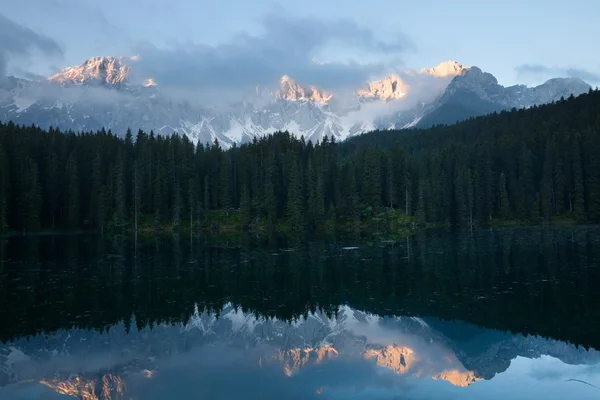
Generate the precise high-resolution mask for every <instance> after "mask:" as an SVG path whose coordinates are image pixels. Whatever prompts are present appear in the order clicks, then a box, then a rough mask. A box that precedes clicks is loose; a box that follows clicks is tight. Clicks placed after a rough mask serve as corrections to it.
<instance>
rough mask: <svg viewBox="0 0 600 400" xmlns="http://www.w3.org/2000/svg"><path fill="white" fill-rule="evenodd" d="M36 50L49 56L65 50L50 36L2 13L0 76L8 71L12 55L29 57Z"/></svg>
mask: <svg viewBox="0 0 600 400" xmlns="http://www.w3.org/2000/svg"><path fill="white" fill-rule="evenodd" d="M34 50H39V51H41V53H43V54H44V55H47V56H55V55H62V54H63V51H62V49H61V48H60V46H59V45H58V43H56V42H55V41H54V40H52V39H51V38H49V37H48V36H45V35H42V34H39V33H36V32H34V31H32V30H31V29H29V28H27V27H25V26H23V25H19V24H17V23H16V22H14V21H13V20H11V19H8V18H7V17H5V16H4V15H3V14H0V77H2V76H4V75H5V73H6V65H7V62H8V61H9V59H10V58H11V57H15V56H16V57H27V56H29V55H31V53H32V52H33V51H34Z"/></svg>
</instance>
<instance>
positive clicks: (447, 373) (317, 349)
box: [0, 305, 600, 399]
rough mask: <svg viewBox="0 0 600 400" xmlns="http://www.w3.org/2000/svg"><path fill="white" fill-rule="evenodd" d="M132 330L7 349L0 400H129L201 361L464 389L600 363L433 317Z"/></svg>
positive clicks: (24, 342) (314, 316)
mask: <svg viewBox="0 0 600 400" xmlns="http://www.w3.org/2000/svg"><path fill="white" fill-rule="evenodd" d="M130 326H131V328H130V329H129V330H127V329H126V328H125V325H124V324H123V323H120V324H118V325H116V326H112V327H111V328H110V330H109V331H108V332H102V333H100V332H95V331H87V330H80V329H71V330H68V331H62V330H61V331H58V332H55V333H54V334H51V335H50V336H46V335H38V336H35V337H33V338H22V339H18V340H16V341H14V342H12V343H7V344H5V345H3V346H0V395H1V394H2V393H3V392H2V390H3V387H4V386H7V385H8V386H10V385H16V384H19V382H31V381H35V382H40V383H41V384H42V385H44V386H46V387H49V388H51V389H52V390H54V391H56V392H58V393H62V394H69V395H72V396H75V397H76V398H81V399H104V398H107V399H108V398H114V397H111V396H117V398H121V397H118V396H123V395H124V394H129V390H130V388H132V387H136V385H137V386H138V387H139V385H141V384H143V382H145V381H147V380H148V379H154V377H155V376H160V375H161V374H162V373H163V372H165V371H166V370H167V369H168V368H172V367H173V366H174V365H175V366H177V365H186V363H189V362H192V361H191V360H193V362H200V363H201V365H202V367H203V368H210V369H211V370H215V371H217V372H216V373H218V374H222V373H225V371H226V370H227V369H231V368H233V367H234V366H235V368H238V369H239V368H242V370H244V371H246V373H248V372H250V370H251V369H256V368H260V369H261V370H265V371H266V373H268V374H271V375H272V376H273V377H276V376H287V377H294V376H297V375H299V374H301V373H302V372H303V371H315V369H319V371H320V368H324V367H326V366H329V367H328V368H339V367H341V366H343V365H344V364H345V363H349V364H350V365H352V366H353V368H356V366H357V365H362V366H363V368H370V369H380V371H382V372H384V371H387V372H390V373H392V375H394V376H398V375H401V376H404V377H406V378H410V379H415V380H423V379H425V380H428V379H429V380H444V381H447V382H448V383H450V384H452V385H454V386H458V387H466V386H470V385H473V384H476V382H477V381H479V380H482V379H492V378H493V377H494V375H495V374H496V373H501V372H503V371H505V370H506V369H507V368H508V366H509V365H510V363H511V360H513V359H514V358H516V357H517V356H522V357H528V358H537V357H540V356H542V355H551V356H553V357H556V358H558V359H560V360H562V361H563V362H565V363H570V364H596V363H598V362H600V353H598V352H596V351H594V350H589V351H586V350H584V349H580V348H577V347H575V346H572V345H569V344H566V343H563V342H557V341H553V340H547V339H542V338H534V337H524V336H521V335H514V336H513V335H510V334H505V333H503V332H498V331H492V330H488V329H483V328H476V327H474V326H472V325H468V324H462V323H453V322H445V321H441V320H437V319H433V318H425V319H420V318H416V317H379V316H376V315H372V314H367V313H364V312H361V311H358V310H354V309H352V308H350V307H348V306H340V307H339V309H338V312H337V315H335V316H328V315H326V314H324V313H322V312H316V313H309V314H308V315H307V317H301V318H300V319H298V320H296V321H293V322H286V321H282V320H278V319H265V318H262V317H256V316H255V315H253V314H251V313H243V312H242V311H241V310H238V309H235V308H234V307H233V306H231V305H226V306H224V308H223V309H222V310H221V311H220V312H219V313H218V316H217V315H216V314H213V313H209V312H206V311H205V312H200V311H199V310H197V309H196V310H195V312H194V313H193V315H192V317H191V318H190V319H189V321H188V322H187V323H186V324H179V325H168V324H159V325H157V326H154V327H153V328H152V329H150V328H148V327H145V328H142V329H141V330H138V329H137V328H136V324H135V320H132V322H131V325H130ZM446 332H447V333H446ZM82 360H83V361H82ZM185 360H188V361H185ZM188 369H194V368H193V367H191V366H190V367H189V368H188ZM221 369H222V371H221ZM219 371H220V372H219ZM140 382H141V383H140ZM318 390H320V389H318ZM86 396H88V397H86ZM94 396H96V397H94ZM102 396H104V397H102ZM127 398H129V397H127ZM134 398H135V397H134Z"/></svg>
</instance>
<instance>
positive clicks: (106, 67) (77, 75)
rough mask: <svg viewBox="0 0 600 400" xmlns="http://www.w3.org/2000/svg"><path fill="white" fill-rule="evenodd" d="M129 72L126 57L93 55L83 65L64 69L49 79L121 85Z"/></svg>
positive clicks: (62, 81) (59, 81)
mask: <svg viewBox="0 0 600 400" xmlns="http://www.w3.org/2000/svg"><path fill="white" fill-rule="evenodd" d="M129 72H130V68H129V66H128V65H127V61H126V59H125V58H124V57H93V58H90V59H89V60H87V61H85V62H84V63H83V64H81V65H77V66H75V67H69V68H65V69H63V70H62V71H60V72H59V73H57V74H56V75H53V76H51V77H50V78H48V80H49V81H51V82H56V83H77V84H83V83H101V84H108V85H119V84H123V83H125V81H126V80H127V77H128V75H129Z"/></svg>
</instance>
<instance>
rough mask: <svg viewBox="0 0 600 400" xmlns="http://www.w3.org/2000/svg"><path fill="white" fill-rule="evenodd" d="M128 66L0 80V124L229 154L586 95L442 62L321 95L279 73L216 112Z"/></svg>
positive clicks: (88, 64) (121, 61)
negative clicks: (185, 144) (456, 111)
mask: <svg viewBox="0 0 600 400" xmlns="http://www.w3.org/2000/svg"><path fill="white" fill-rule="evenodd" d="M134 69H135V59H134V58H124V57H95V58H92V59H89V60H87V61H85V62H84V63H83V64H81V65H79V66H75V67H70V68H66V69H64V70H63V71H61V72H59V73H58V74H56V75H54V76H52V77H50V78H49V79H48V80H47V81H45V82H38V81H30V80H25V79H17V78H14V77H8V78H7V79H4V80H2V81H1V82H0V120H3V121H8V120H12V121H14V122H15V123H18V124H22V125H31V124H36V125H39V126H40V127H42V128H44V129H47V128H49V127H50V126H53V127H58V128H61V129H63V130H67V129H70V130H73V131H96V130H100V129H101V128H105V129H106V130H109V129H110V130H111V131H112V132H113V133H116V134H118V135H123V134H124V133H125V132H126V130H127V129H128V128H131V129H132V130H134V131H136V130H137V129H143V130H145V131H151V130H153V131H154V132H155V133H158V134H171V133H173V132H178V133H180V134H183V135H186V136H187V137H188V138H189V139H190V140H191V141H192V142H194V143H213V142H214V141H215V140H218V141H219V143H220V145H221V146H222V147H223V148H229V147H231V146H233V144H234V143H238V144H241V143H246V142H249V141H252V140H253V139H254V138H256V137H262V136H265V135H268V134H272V133H275V132H277V131H286V130H287V131H288V132H290V133H291V134H293V135H295V136H297V137H300V136H303V137H304V138H305V139H306V140H312V141H317V140H321V139H322V138H323V137H325V136H328V137H330V138H332V137H333V138H335V140H336V141H341V140H345V139H347V138H349V137H352V136H355V135H359V134H362V133H365V132H369V131H373V130H377V129H406V128H413V127H421V126H427V124H429V123H431V118H429V116H430V115H434V114H435V113H436V112H437V110H438V109H440V107H442V106H443V105H444V104H456V103H457V102H458V103H459V104H464V103H466V102H468V103H469V104H468V105H469V107H463V108H464V109H465V110H466V111H465V113H467V115H466V117H468V116H472V115H478V113H485V112H491V111H495V110H500V109H509V108H512V107H517V108H522V107H530V106H532V105H533V104H543V103H548V102H551V101H553V100H558V99H559V98H560V97H568V96H569V95H571V94H574V95H578V94H580V93H582V92H584V91H587V90H588V89H589V85H587V84H586V83H585V82H583V81H582V80H580V79H574V78H572V79H551V80H549V81H548V82H546V83H544V84H543V85H540V86H537V87H535V88H528V87H526V86H523V85H517V86H511V87H507V88H505V87H503V86H501V85H499V84H498V82H497V80H496V78H495V77H494V76H493V75H491V74H489V73H485V72H483V71H481V70H480V69H479V68H477V67H466V66H463V65H461V64H459V63H457V62H455V61H446V62H443V63H441V64H439V65H438V66H435V67H433V68H425V69H421V70H420V71H419V72H415V71H413V70H409V71H405V72H398V73H394V74H390V75H388V76H386V77H384V78H383V79H381V80H376V81H372V82H368V83H366V84H365V86H364V87H363V88H359V89H358V90H349V91H347V92H344V93H341V92H340V93H329V92H327V91H325V90H323V89H321V88H317V87H315V86H311V85H305V84H301V83H298V82H296V81H295V80H294V79H293V78H292V77H289V76H287V75H284V76H283V77H282V78H281V79H280V81H279V82H278V85H279V87H278V89H277V90H275V91H271V90H270V89H268V88H267V89H264V90H262V89H260V88H257V90H256V93H253V94H249V96H248V97H244V98H243V101H238V102H237V103H233V104H227V105H219V106H218V107H217V106H216V103H217V101H216V100H215V104H212V105H210V106H209V105H207V104H205V103H204V100H203V101H200V100H198V99H197V98H196V95H195V94H194V93H193V92H191V91H190V92H186V93H184V94H182V93H180V92H179V91H176V90H173V89H172V88H169V87H162V86H161V85H160V82H156V81H154V80H153V79H152V78H151V77H143V78H144V79H142V80H140V81H139V82H135V81H134V80H133V79H132V76H133V75H132V74H133V73H134V72H132V71H133V70H134ZM139 78H142V77H139ZM276 85H277V83H276ZM205 97H206V95H204V94H203V98H205ZM465 99H467V100H465ZM473 103H476V104H475V106H474V107H473ZM451 117H454V116H451ZM460 117H463V116H457V119H460ZM450 119H452V118H450ZM434 120H435V118H434ZM454 121H456V119H455V120H454ZM454 121H452V122H454Z"/></svg>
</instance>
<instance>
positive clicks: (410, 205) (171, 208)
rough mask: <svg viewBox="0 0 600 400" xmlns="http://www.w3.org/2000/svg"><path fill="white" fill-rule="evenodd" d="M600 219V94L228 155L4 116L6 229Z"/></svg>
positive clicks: (257, 142) (0, 193)
mask: <svg viewBox="0 0 600 400" xmlns="http://www.w3.org/2000/svg"><path fill="white" fill-rule="evenodd" d="M553 222H578V223H596V222H600V91H598V90H590V91H589V92H588V93H587V94H583V95H581V96H579V97H577V98H574V97H573V96H571V97H570V98H568V99H561V100H560V101H557V102H554V103H552V104H547V105H543V106H534V107H532V108H529V109H523V110H515V109H513V110H511V111H504V112H501V113H494V114H491V115H488V116H485V117H477V118H471V119H470V120H467V121H464V122H462V123H459V124H456V125H451V126H435V127H433V128H430V129H427V130H416V129H415V130H392V131H377V132H372V133H368V134H363V135H361V136H358V137H355V138H352V139H349V140H347V141H345V142H341V143H337V142H336V141H335V140H334V139H333V138H328V137H324V138H322V139H321V140H319V141H317V142H316V143H313V142H312V141H306V140H305V139H304V138H302V137H301V138H296V137H294V135H293V134H292V133H290V132H279V133H276V134H273V135H269V136H266V137H262V138H255V139H254V140H253V141H252V142H250V143H245V144H242V145H237V146H234V147H233V148H231V149H229V150H224V149H223V148H222V147H221V146H220V144H219V143H218V141H216V140H215V142H214V143H199V144H198V145H195V144H194V143H193V142H191V141H190V140H189V139H188V138H187V137H186V136H180V135H178V134H172V135H165V136H163V135H156V134H155V133H154V132H149V133H147V132H143V131H138V132H137V133H135V134H134V133H132V132H131V130H128V131H127V132H126V133H125V132H111V131H110V130H108V131H106V130H104V129H103V130H101V131H99V132H81V133H76V132H61V131H60V130H58V129H55V128H50V129H48V130H47V131H45V130H42V129H40V128H39V127H36V126H17V125H15V124H14V123H12V122H8V123H2V124H0V230H2V231H9V232H10V231H12V232H36V231H42V230H68V231H78V230H93V231H98V232H107V231H110V232H115V231H117V232H119V231H127V230H136V231H137V230H142V229H149V230H150V229H170V230H178V229H199V230H200V229H202V230H206V229H210V230H223V229H224V227H228V226H230V227H231V226H233V227H234V228H235V229H236V230H251V231H253V230H256V231H260V230H266V231H274V230H288V231H293V232H299V231H302V232H315V231H320V230H329V229H333V230H335V229H351V230H355V231H358V230H361V229H365V228H367V227H373V226H377V229H388V230H389V229H401V228H402V229H404V228H406V227H415V226H420V225H425V224H435V225H451V226H458V227H474V226H490V225H491V226H494V225H503V224H537V223H553Z"/></svg>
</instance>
